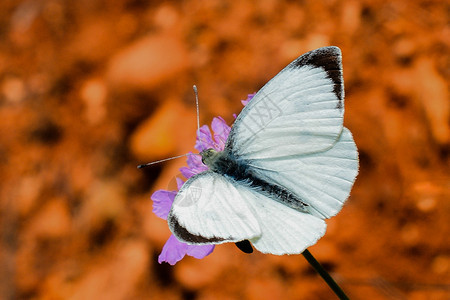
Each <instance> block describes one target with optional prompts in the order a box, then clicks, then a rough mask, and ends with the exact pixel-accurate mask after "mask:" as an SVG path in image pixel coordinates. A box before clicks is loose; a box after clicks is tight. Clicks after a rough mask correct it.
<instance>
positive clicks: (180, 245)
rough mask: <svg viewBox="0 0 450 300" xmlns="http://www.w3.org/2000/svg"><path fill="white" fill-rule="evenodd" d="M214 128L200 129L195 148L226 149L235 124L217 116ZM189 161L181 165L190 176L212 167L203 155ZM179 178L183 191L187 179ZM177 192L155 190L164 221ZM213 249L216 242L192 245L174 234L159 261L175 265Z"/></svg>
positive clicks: (155, 206) (157, 209)
mask: <svg viewBox="0 0 450 300" xmlns="http://www.w3.org/2000/svg"><path fill="white" fill-rule="evenodd" d="M211 128H212V130H213V134H212V133H211V130H210V129H209V127H208V126H207V125H203V126H202V127H200V129H199V130H198V132H197V140H196V143H195V149H197V150H198V151H203V150H205V149H209V148H213V149H214V150H216V151H222V150H223V149H224V147H225V143H226V140H227V138H228V134H229V133H230V130H231V127H230V126H228V125H227V123H226V122H225V120H224V119H222V118H221V117H217V118H214V119H213V121H212V123H211ZM187 164H188V166H187V167H182V168H180V172H181V174H183V176H184V177H186V178H190V177H192V176H193V175H195V174H198V173H201V172H203V171H206V170H208V167H207V166H205V165H204V164H203V163H202V159H201V157H200V156H199V155H189V156H188V159H187ZM176 180H177V187H178V190H179V189H180V188H181V186H182V185H183V183H184V182H183V180H181V179H180V178H177V179H176ZM177 192H178V191H166V190H158V191H156V192H154V193H153V195H152V197H151V199H152V200H153V212H154V213H155V214H156V215H157V216H158V217H160V218H162V219H164V220H166V219H167V215H168V214H169V211H170V208H171V207H172V203H173V201H174V199H175V196H176V195H177ZM213 250H214V245H200V246H197V245H189V244H186V243H184V242H181V241H179V240H178V239H177V238H176V237H175V236H174V235H171V236H170V237H169V239H168V240H167V242H166V244H165V245H164V247H163V249H162V252H161V254H160V255H159V257H158V262H159V263H162V262H164V261H165V262H168V263H169V264H171V265H174V264H176V263H177V262H178V261H180V260H181V259H182V258H183V257H184V256H185V255H189V256H193V257H195V258H203V257H205V256H207V255H209V254H210V253H211V252H212V251H213Z"/></svg>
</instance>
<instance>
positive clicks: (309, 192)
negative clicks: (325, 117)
mask: <svg viewBox="0 0 450 300" xmlns="http://www.w3.org/2000/svg"><path fill="white" fill-rule="evenodd" d="M250 168H251V170H252V172H253V173H254V174H255V175H256V176H258V177H259V178H261V179H263V180H265V181H267V182H270V183H272V184H277V185H280V186H283V187H285V188H286V189H288V190H289V191H290V192H292V193H293V194H295V195H296V196H297V197H298V198H299V199H302V201H303V202H305V203H306V204H308V206H307V210H308V211H309V212H310V213H311V214H313V215H315V216H319V217H322V218H329V217H331V216H334V215H335V214H337V213H338V212H339V211H340V210H341V208H342V205H343V204H344V202H345V200H346V199H347V197H348V195H349V194H350V190H351V188H352V186H353V182H354V180H355V178H356V175H357V174H358V151H357V149H356V145H355V143H354V141H353V138H352V134H351V133H350V131H349V130H348V129H347V128H344V129H343V131H342V134H341V135H340V137H339V139H338V141H337V142H336V143H335V144H334V146H333V147H331V148H330V149H328V150H326V151H322V152H316V153H311V154H306V155H298V156H295V155H293V156H291V157H289V158H278V159H272V160H256V161H254V162H251V166H250Z"/></svg>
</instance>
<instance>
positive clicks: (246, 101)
mask: <svg viewBox="0 0 450 300" xmlns="http://www.w3.org/2000/svg"><path fill="white" fill-rule="evenodd" d="M255 95H256V93H253V94H248V95H247V99H245V100H241V103H242V104H243V105H244V106H246V105H247V104H248V102H249V101H250V100H252V98H253V97H254V96H255Z"/></svg>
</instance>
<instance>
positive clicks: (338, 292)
mask: <svg viewBox="0 0 450 300" xmlns="http://www.w3.org/2000/svg"><path fill="white" fill-rule="evenodd" d="M302 254H303V256H304V257H305V258H306V260H307V261H308V262H309V264H310V265H311V266H312V267H313V268H314V270H316V271H317V273H319V275H320V276H321V277H322V278H323V280H325V282H326V283H327V284H328V286H329V287H330V288H331V289H332V290H333V292H334V293H335V294H336V296H338V297H339V299H344V300H348V299H349V298H348V297H347V295H346V294H345V293H344V291H343V290H342V289H341V287H340V286H339V285H338V284H337V283H336V281H334V279H333V278H332V277H331V276H330V274H328V272H327V271H325V269H324V268H323V267H322V265H321V264H320V263H319V262H318V261H317V260H316V259H315V258H314V256H312V254H311V253H310V252H309V251H308V249H306V250H305V251H303V253H302Z"/></svg>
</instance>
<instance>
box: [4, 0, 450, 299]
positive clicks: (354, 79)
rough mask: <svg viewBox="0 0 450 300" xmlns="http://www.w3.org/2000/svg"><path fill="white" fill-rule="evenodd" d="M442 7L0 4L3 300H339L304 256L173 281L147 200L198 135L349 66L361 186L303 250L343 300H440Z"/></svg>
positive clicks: (445, 170) (195, 265)
mask: <svg viewBox="0 0 450 300" xmlns="http://www.w3.org/2000/svg"><path fill="white" fill-rule="evenodd" d="M449 9H450V7H449V4H448V2H447V3H446V1H440V0H434V1H433V0H418V1H407V0H397V1H396V0H393V1H378V0H365V1H356V0H354V1H351V0H349V1H338V0H328V1H313V0H309V1H307V0H305V1H273V0H263V1H242V2H240V1H239V2H238V1H235V2H233V1H218V0H217V1H192V0H188V1H180V2H177V1H165V2H160V1H144V0H128V1H127V0H117V1H100V0H94V1H93V0H89V1H88V0H78V1H75V0H72V1H58V0H42V1H33V0H26V1H17V0H15V1H13V0H2V1H1V2H0V154H1V155H0V161H1V168H0V176H1V188H0V226H1V227H0V238H1V239H0V243H1V244H0V298H1V299H333V297H334V295H333V294H332V292H331V291H330V290H329V288H328V287H327V286H326V284H325V283H324V282H323V281H322V280H321V279H320V278H319V277H318V276H317V275H316V274H315V273H314V271H313V270H312V269H311V268H310V266H309V265H308V264H307V262H306V261H305V260H304V258H303V257H302V256H301V255H297V256H283V257H277V256H272V255H263V254H261V253H253V254H251V255H246V254H244V253H242V252H240V251H239V250H238V249H237V248H236V247H235V246H234V245H232V244H228V245H220V246H217V247H216V250H215V251H214V252H213V253H212V254H211V255H209V256H208V257H207V258H205V259H202V260H197V259H194V258H191V257H187V258H185V259H183V260H182V261H181V262H179V263H178V264H177V265H176V266H174V267H172V266H169V265H168V264H162V265H159V264H158V262H157V257H158V255H159V253H160V251H161V249H162V246H163V245H164V243H165V241H166V239H167V238H168V237H169V234H170V232H169V230H168V228H167V224H166V223H165V222H164V221H163V220H161V219H159V218H158V217H156V216H155V215H154V214H153V213H152V202H151V200H150V195H151V194H152V193H153V192H154V191H155V190H156V189H160V188H168V186H169V185H171V187H173V184H174V178H175V176H176V175H178V174H179V172H178V168H179V167H181V166H183V165H184V164H185V159H178V160H174V161H170V162H167V163H164V164H159V165H157V166H154V167H151V168H147V169H144V170H137V169H136V166H137V165H138V164H140V163H145V162H149V161H155V160H158V159H162V158H166V157H170V156H174V155H178V154H183V153H186V152H188V151H192V150H193V146H194V143H195V130H196V113H195V105H194V94H193V91H192V85H193V84H196V85H197V86H198V89H199V96H200V122H201V124H209V123H210V121H211V120H212V117H213V116H219V115H220V116H222V117H224V118H225V120H227V121H228V123H229V124H231V123H232V121H233V116H232V114H233V113H238V112H239V111H240V109H241V108H242V105H241V103H240V101H239V100H241V99H245V98H246V97H247V94H248V93H252V92H255V91H257V90H258V89H259V88H260V87H261V86H262V85H263V84H264V83H265V82H266V81H267V80H269V79H270V78H271V77H273V76H274V75H275V74H276V73H277V72H278V71H280V70H281V69H282V68H283V67H284V66H285V65H286V64H288V63H289V62H290V61H291V60H293V59H295V58H296V57H297V56H299V55H301V54H303V53H304V52H307V51H309V50H312V49H315V48H318V47H322V46H328V45H336V46H339V47H340V48H341V49H342V52H343V64H344V78H345V87H346V102H345V103H346V104H345V107H346V113H345V121H344V122H345V125H346V127H348V128H349V129H350V130H351V131H352V133H353V135H354V138H355V141H356V144H357V146H358V148H359V151H360V163H361V166H360V174H359V176H358V178H357V180H356V183H355V186H354V189H353V191H352V194H351V197H350V198H349V200H348V201H347V204H346V205H345V206H344V208H343V210H342V211H341V213H339V214H338V215H337V216H336V217H334V218H332V219H331V220H329V221H328V230H327V233H326V235H325V236H324V237H323V238H322V239H321V240H319V242H318V243H317V244H316V245H314V246H312V247H311V248H310V251H311V252H312V253H313V254H314V255H315V256H316V258H317V259H318V260H319V261H320V262H321V263H322V264H323V265H324V266H325V267H326V268H327V270H329V271H330V272H331V273H332V275H333V276H334V277H335V279H336V281H338V283H339V284H340V285H341V286H342V288H343V289H344V290H345V291H346V292H347V293H348V295H349V296H350V298H352V299H449V298H450V238H449V237H450V231H449V223H450V222H449V217H450V204H449V203H450V202H449V200H450V192H449V190H450V189H449V185H450V184H449V182H450V176H449V165H450V163H449V141H450V129H449V119H450V117H449V114H450V102H449V80H448V79H449V75H450V57H449V48H450V47H449V46H450V38H449V37H450V26H449V19H448V17H449V15H448V12H449Z"/></svg>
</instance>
